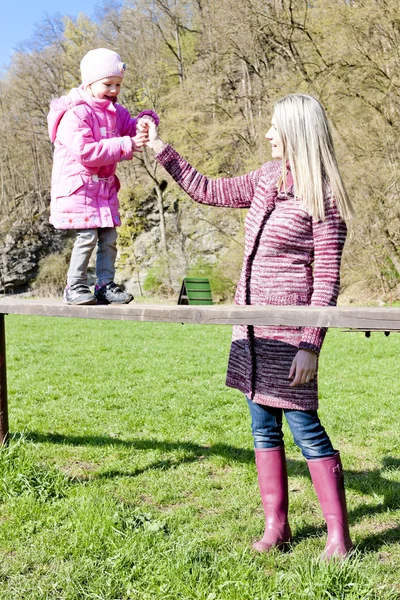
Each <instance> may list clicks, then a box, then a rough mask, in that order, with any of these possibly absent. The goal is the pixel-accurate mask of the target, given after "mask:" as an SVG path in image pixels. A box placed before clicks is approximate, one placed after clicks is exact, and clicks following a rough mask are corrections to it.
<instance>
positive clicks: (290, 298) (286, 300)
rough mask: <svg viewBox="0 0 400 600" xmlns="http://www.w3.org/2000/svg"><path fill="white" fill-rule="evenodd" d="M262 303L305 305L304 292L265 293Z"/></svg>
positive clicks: (305, 296)
mask: <svg viewBox="0 0 400 600" xmlns="http://www.w3.org/2000/svg"><path fill="white" fill-rule="evenodd" d="M263 304H265V305H267V306H307V305H308V304H309V302H308V298H307V295H306V294H267V295H266V296H265V301H264V302H263Z"/></svg>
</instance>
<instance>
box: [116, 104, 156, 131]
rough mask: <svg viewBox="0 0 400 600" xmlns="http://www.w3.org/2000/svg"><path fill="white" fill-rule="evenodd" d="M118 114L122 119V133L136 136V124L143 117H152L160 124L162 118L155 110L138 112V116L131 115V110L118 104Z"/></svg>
mask: <svg viewBox="0 0 400 600" xmlns="http://www.w3.org/2000/svg"><path fill="white" fill-rule="evenodd" d="M117 110H118V114H119V119H120V131H121V134H122V135H129V137H135V135H136V125H137V122H138V120H139V119H140V118H141V117H151V118H152V119H153V121H154V122H155V124H156V125H157V126H158V125H159V123H160V119H159V118H158V115H157V113H155V112H154V110H143V111H142V112H140V113H139V114H138V116H137V117H136V118H134V117H131V115H130V112H129V110H127V109H126V108H125V107H124V106H121V105H118V108H117Z"/></svg>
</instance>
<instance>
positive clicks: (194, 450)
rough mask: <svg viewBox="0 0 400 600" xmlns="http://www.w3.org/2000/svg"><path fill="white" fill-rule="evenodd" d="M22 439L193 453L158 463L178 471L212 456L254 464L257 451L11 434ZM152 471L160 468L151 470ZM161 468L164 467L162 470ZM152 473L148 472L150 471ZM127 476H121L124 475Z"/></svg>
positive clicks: (59, 435)
mask: <svg viewBox="0 0 400 600" xmlns="http://www.w3.org/2000/svg"><path fill="white" fill-rule="evenodd" d="M12 435H14V436H16V437H18V436H20V435H21V436H23V437H24V438H25V439H26V440H28V441H30V442H34V443H36V444H38V443H40V444H49V443H50V444H63V445H70V446H110V447H112V446H114V447H122V448H128V449H129V448H131V449H134V450H161V451H162V452H174V451H177V450H181V451H182V450H183V451H186V452H190V453H191V454H192V456H187V457H183V458H179V459H176V460H175V459H172V460H170V461H169V460H167V461H157V462H156V463H154V464H155V465H160V466H161V465H162V464H163V463H164V462H165V463H171V466H174V467H176V466H177V464H180V463H186V462H192V461H196V460H199V459H202V458H206V457H210V456H215V455H217V456H223V457H225V458H229V459H230V460H234V461H236V462H239V463H254V451H253V450H248V449H246V448H237V447H236V446H230V445H229V444H214V445H212V446H202V445H200V444H194V443H193V442H187V441H176V442H168V441H164V440H156V439H134V440H123V439H120V438H115V437H109V436H94V435H93V436H92V435H88V436H79V435H76V436H72V435H62V434H59V433H38V432H36V431H26V432H24V433H23V434H21V433H15V434H10V437H12ZM149 468H157V466H156V467H149ZM158 468H160V467H158ZM146 470H148V468H146ZM123 474H124V473H121V475H123Z"/></svg>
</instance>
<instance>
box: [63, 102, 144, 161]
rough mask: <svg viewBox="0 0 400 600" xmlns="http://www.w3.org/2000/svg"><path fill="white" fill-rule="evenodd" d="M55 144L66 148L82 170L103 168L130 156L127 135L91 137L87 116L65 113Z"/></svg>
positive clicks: (76, 112) (130, 143) (129, 141)
mask: <svg viewBox="0 0 400 600" xmlns="http://www.w3.org/2000/svg"><path fill="white" fill-rule="evenodd" d="M56 141H58V142H60V143H61V144H62V145H63V146H65V147H66V148H67V150H68V152H70V154H71V155H72V156H73V157H74V159H75V160H76V161H77V162H79V163H80V164H82V165H84V166H85V167H89V168H91V167H95V168H96V167H104V166H106V165H112V164H115V163H117V162H120V161H123V160H130V159H131V158H132V156H133V152H132V140H131V138H130V136H123V137H114V138H105V139H102V140H100V141H96V140H95V139H94V137H93V131H92V122H91V117H90V115H89V114H87V113H86V114H83V115H82V114H80V112H79V110H73V109H71V110H68V111H67V112H66V113H65V114H64V116H63V118H62V119H61V121H60V124H59V126H58V129H57V137H56Z"/></svg>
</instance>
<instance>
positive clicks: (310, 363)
mask: <svg viewBox="0 0 400 600" xmlns="http://www.w3.org/2000/svg"><path fill="white" fill-rule="evenodd" d="M317 360H318V356H317V354H316V353H315V352H313V351H312V350H299V351H298V352H297V354H296V356H295V357H294V359H293V362H292V366H291V367H290V373H289V379H293V381H292V383H291V384H290V386H289V387H295V386H296V385H302V384H303V383H308V382H309V381H311V380H312V379H314V377H315V374H316V372H317Z"/></svg>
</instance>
